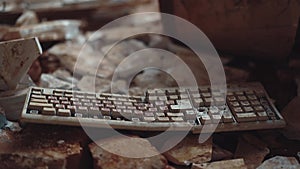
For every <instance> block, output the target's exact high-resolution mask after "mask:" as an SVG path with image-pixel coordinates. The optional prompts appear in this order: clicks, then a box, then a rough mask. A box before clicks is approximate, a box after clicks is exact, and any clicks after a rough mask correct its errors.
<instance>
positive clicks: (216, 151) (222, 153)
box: [212, 144, 233, 161]
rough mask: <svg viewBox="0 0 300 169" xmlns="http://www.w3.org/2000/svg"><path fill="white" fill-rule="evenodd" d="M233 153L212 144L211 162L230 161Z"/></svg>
mask: <svg viewBox="0 0 300 169" xmlns="http://www.w3.org/2000/svg"><path fill="white" fill-rule="evenodd" d="M232 157H233V153H232V152H230V151H228V150H225V149H223V148H221V147H220V146H218V145H216V144H214V145H213V152H212V161H219V160H228V159H232Z"/></svg>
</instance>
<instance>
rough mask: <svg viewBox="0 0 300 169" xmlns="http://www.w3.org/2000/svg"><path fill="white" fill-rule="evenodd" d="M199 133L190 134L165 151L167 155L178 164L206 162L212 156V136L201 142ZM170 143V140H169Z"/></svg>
mask: <svg viewBox="0 0 300 169" xmlns="http://www.w3.org/2000/svg"><path fill="white" fill-rule="evenodd" d="M198 138H199V136H198V135H188V136H186V137H185V138H184V139H183V140H182V141H181V142H180V143H179V144H177V145H176V146H175V147H173V148H171V149H170V150H168V151H167V152H165V153H164V155H165V157H166V158H167V159H168V160H169V161H171V162H172V163H174V164H177V165H189V164H191V163H198V164H201V163H204V162H208V161H210V160H211V157H212V138H209V139H208V140H207V141H206V142H204V143H202V144H200V143H199V141H198ZM167 143H168V144H169V141H168V142H167Z"/></svg>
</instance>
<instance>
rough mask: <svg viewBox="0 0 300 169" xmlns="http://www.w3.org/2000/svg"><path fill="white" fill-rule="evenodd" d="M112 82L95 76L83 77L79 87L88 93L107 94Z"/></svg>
mask: <svg viewBox="0 0 300 169" xmlns="http://www.w3.org/2000/svg"><path fill="white" fill-rule="evenodd" d="M110 84H111V81H109V80H107V79H103V78H98V77H94V76H83V77H82V79H81V80H80V81H79V82H78V84H77V87H78V88H79V89H80V90H82V91H86V92H96V93H103V92H105V93H107V92H109V91H110Z"/></svg>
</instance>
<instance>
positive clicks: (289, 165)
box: [257, 156, 300, 169]
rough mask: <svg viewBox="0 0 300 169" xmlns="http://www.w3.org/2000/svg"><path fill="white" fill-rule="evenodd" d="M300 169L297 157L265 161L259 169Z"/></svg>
mask: <svg viewBox="0 0 300 169" xmlns="http://www.w3.org/2000/svg"><path fill="white" fill-rule="evenodd" d="M281 168H284V169H299V168H300V164H299V162H298V161H297V159H296V158H295V157H282V156H276V157H273V158H271V159H268V160H266V161H264V162H263V163H262V164H261V165H260V166H259V167H257V169H281Z"/></svg>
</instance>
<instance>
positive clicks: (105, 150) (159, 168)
mask: <svg viewBox="0 0 300 169" xmlns="http://www.w3.org/2000/svg"><path fill="white" fill-rule="evenodd" d="M89 148H90V151H91V154H92V156H93V158H94V169H100V168H106V169H114V168H123V169H131V168H141V167H142V168H145V169H150V168H155V169H164V168H166V167H167V160H166V159H165V157H164V156H162V155H160V154H159V152H158V151H157V150H156V148H155V147H153V146H152V145H151V143H150V142H149V141H148V140H147V139H143V138H138V137H113V138H107V139H102V140H99V141H97V144H95V143H92V144H90V145H89Z"/></svg>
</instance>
